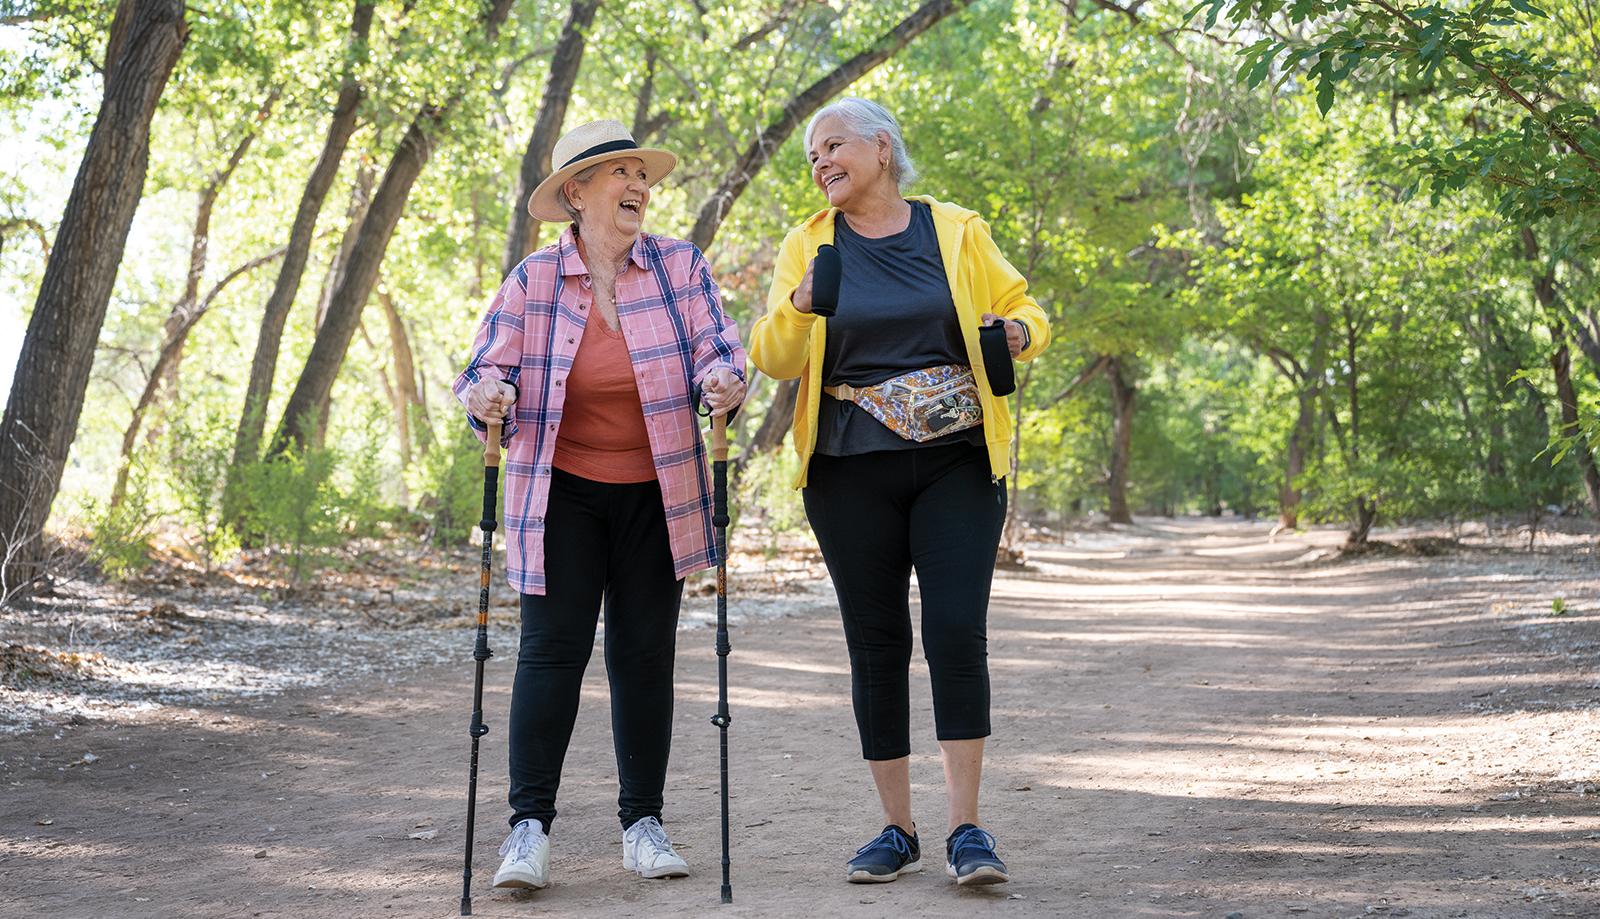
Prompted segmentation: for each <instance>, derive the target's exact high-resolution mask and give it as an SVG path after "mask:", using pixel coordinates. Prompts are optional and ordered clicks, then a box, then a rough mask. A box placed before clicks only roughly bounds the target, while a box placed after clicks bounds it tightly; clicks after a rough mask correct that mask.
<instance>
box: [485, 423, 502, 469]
mask: <svg viewBox="0 0 1600 919" xmlns="http://www.w3.org/2000/svg"><path fill="white" fill-rule="evenodd" d="M504 423H505V420H504V419H501V420H500V421H491V422H489V437H488V439H487V440H485V441H484V442H483V465H484V466H485V467H488V466H494V467H499V465H500V426H501V425H503V424H504Z"/></svg>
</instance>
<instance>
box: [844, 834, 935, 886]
mask: <svg viewBox="0 0 1600 919" xmlns="http://www.w3.org/2000/svg"><path fill="white" fill-rule="evenodd" d="M844 870H846V871H848V872H850V883H852V884H882V883H885V882H887V881H892V880H894V879H895V878H897V877H899V876H900V875H902V874H910V873H911V872H913V871H921V870H922V846H921V844H920V843H918V842H917V834H916V833H914V832H913V833H912V834H911V835H909V836H908V835H906V831H905V830H902V829H900V828H899V827H897V826H895V825H894V824H892V823H891V824H890V825H888V826H886V827H884V828H883V832H882V833H879V834H878V838H877V839H874V840H873V841H871V842H869V843H867V844H866V845H864V846H862V847H861V848H859V849H857V850H856V857H855V858H852V859H850V861H849V862H847V863H846V864H845V866H844Z"/></svg>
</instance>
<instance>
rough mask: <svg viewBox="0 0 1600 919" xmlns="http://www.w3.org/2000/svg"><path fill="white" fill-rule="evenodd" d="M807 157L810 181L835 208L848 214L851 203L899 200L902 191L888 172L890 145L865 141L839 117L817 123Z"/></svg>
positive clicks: (881, 141)
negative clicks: (808, 159)
mask: <svg viewBox="0 0 1600 919" xmlns="http://www.w3.org/2000/svg"><path fill="white" fill-rule="evenodd" d="M806 155H807V156H808V157H809V158H810V159H811V181H813V182H815V183H817V187H818V188H820V189H822V193H823V194H824V195H826V196H827V198H828V203H829V204H831V205H833V206H834V207H837V208H840V209H842V210H844V211H847V212H848V211H849V210H850V209H851V208H850V205H851V204H852V203H856V204H859V203H861V202H863V201H865V200H867V199H872V198H877V197H884V196H892V197H896V198H897V197H899V187H898V186H897V185H896V184H895V181H894V178H893V177H892V176H891V175H890V173H889V168H888V167H889V143H888V141H887V140H885V139H884V138H881V137H879V138H866V137H862V136H861V135H859V134H857V133H855V132H854V131H851V130H850V129H849V128H848V127H847V126H846V125H845V123H844V121H843V120H842V119H840V118H838V117H836V116H833V115H829V116H828V117H826V118H824V119H822V120H821V121H819V122H817V125H816V127H815V129H813V130H812V132H811V149H810V150H808V151H806Z"/></svg>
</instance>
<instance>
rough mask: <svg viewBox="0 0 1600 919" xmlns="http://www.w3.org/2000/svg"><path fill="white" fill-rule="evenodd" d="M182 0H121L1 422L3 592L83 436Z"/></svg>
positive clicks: (34, 548) (179, 42) (27, 559)
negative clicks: (95, 109)
mask: <svg viewBox="0 0 1600 919" xmlns="http://www.w3.org/2000/svg"><path fill="white" fill-rule="evenodd" d="M184 12H185V8H184V5H183V4H182V3H180V2H177V0H139V2H136V0H122V3H121V4H120V5H119V6H118V9H117V14H116V18H115V20H114V28H113V30H112V31H113V34H114V35H119V36H123V37H120V38H117V39H114V40H113V41H112V42H110V43H108V54H107V63H106V67H105V71H106V89H105V97H104V99H103V100H102V102H101V105H100V114H99V116H98V117H97V118H96V119H95V125H94V129H93V131H92V132H91V133H90V135H89V143H88V146H87V148H86V149H85V150H84V154H83V160H82V162H81V164H80V165H79V167H78V174H77V177H76V178H75V179H74V180H73V185H72V193H71V195H70V196H69V197H68V198H67V206H66V210H65V211H64V213H63V214H62V217H61V226H60V228H59V229H58V230H57V232H56V242H55V245H54V247H53V248H52V252H51V256H50V260H49V262H48V263H47V264H46V265H45V270H44V278H43V280H42V281H41V282H40V285H39V294H38V298H37V299H36V300H35V302H34V308H33V315H32V316H31V317H30V318H29V321H28V331H27V334H26V337H24V339H23V342H22V349H21V351H20V353H19V354H18V357H17V366H16V372H15V376H14V377H13V379H12V384H11V394H10V398H9V401H8V403H7V405H6V412H5V417H4V419H3V420H0V469H3V470H5V474H4V476H3V482H0V597H5V596H9V595H11V594H13V593H15V592H17V591H18V590H20V589H23V588H24V587H25V586H26V585H28V584H31V583H32V582H34V581H35V580H37V579H38V578H39V577H40V576H41V575H42V574H43V572H42V571H41V570H40V567H39V563H40V560H41V552H40V549H41V547H42V543H41V541H40V537H41V536H42V534H43V532H44V525H45V521H46V520H47V519H48V518H49V516H50V505H51V504H52V503H54V501H55V496H56V492H57V491H58V490H59V489H60V487H61V472H62V469H63V467H64V466H65V465H66V461H67V454H68V452H69V451H70V450H71V449H72V441H73V439H74V438H75V437H76V436H77V433H78V417H79V415H80V414H81V413H82V412H83V400H84V395H85V393H86V392H87V390H88V386H89V371H90V368H91V367H92V365H93V363H94V354H95V344H96V342H97V341H98V340H99V337H100V328H101V326H102V325H103V324H104V323H105V316H106V307H107V305H108V304H109V303H110V300H111V291H112V288H113V286H114V285H115V284H116V280H117V269H118V267H119V266H120V265H121V262H122V254H123V249H124V247H125V246H126V244H127V239H128V229H129V227H130V225H131V224H132V223H133V215H134V211H136V210H137V209H138V206H139V199H140V197H141V195H142V194H143V192H144V179H145V170H146V168H147V167H148V165H149V159H150V120H151V118H152V117H153V116H154V115H155V109H156V103H157V102H158V101H159V100H160V98H161V94H162V92H163V91H164V90H165V89H166V85H167V79H168V77H169V76H170V75H171V74H172V68H173V66H174V65H175V64H177V62H178V57H179V55H181V54H182V53H183V47H184V44H185V43H186V42H187V40H188V36H189V26H188V23H187V22H186V21H185V20H184Z"/></svg>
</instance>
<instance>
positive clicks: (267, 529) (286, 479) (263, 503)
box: [241, 447, 344, 586]
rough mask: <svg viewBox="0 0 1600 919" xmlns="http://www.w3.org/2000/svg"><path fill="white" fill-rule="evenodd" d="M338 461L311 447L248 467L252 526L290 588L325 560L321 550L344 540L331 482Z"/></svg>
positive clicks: (245, 483)
mask: <svg viewBox="0 0 1600 919" xmlns="http://www.w3.org/2000/svg"><path fill="white" fill-rule="evenodd" d="M337 463H338V457H337V455H336V454H335V453H334V451H332V450H328V449H318V448H314V447H312V448H307V449H305V450H303V451H300V452H298V453H285V454H283V455H280V456H277V457H274V458H272V459H269V460H264V461H262V462H259V463H253V464H251V465H249V466H247V467H246V468H245V470H244V474H243V476H242V477H241V487H242V488H243V490H244V492H245V493H246V495H247V496H248V502H249V504H248V506H249V516H248V526H249V528H250V529H251V531H252V532H255V533H259V534H260V535H261V538H262V540H263V542H264V544H265V545H266V546H267V547H269V548H270V549H271V550H272V551H273V553H274V555H275V557H276V558H277V559H278V560H279V562H280V566H281V567H282V568H283V569H284V571H285V573H286V574H287V575H288V577H289V581H290V584H291V586H298V585H299V584H301V583H303V582H304V580H305V578H306V576H307V575H309V574H310V573H311V571H312V570H314V569H315V568H316V566H317V565H318V563H319V562H320V561H322V559H323V553H322V551H321V550H324V549H326V548H327V547H329V546H333V545H337V544H338V543H339V542H341V541H343V539H344V534H343V533H342V532H341V530H340V526H339V524H340V516H341V515H340V504H341V501H340V495H339V493H338V490H337V489H336V488H335V487H334V485H333V482H332V477H333V472H334V469H335V467H336V465H337Z"/></svg>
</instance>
